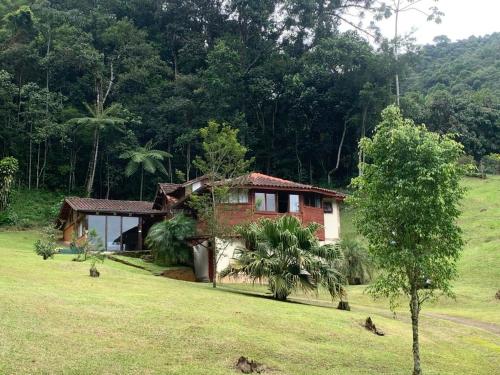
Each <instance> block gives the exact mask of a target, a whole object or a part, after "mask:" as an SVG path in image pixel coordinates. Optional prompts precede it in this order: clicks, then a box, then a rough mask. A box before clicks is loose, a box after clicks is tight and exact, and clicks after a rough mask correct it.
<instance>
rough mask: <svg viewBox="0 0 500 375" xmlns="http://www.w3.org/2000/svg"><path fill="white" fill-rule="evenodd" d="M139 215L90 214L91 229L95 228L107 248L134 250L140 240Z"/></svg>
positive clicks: (89, 223) (99, 239)
mask: <svg viewBox="0 0 500 375" xmlns="http://www.w3.org/2000/svg"><path fill="white" fill-rule="evenodd" d="M138 226H139V218H138V217H133V216H129V217H126V216H124V217H122V216H111V215H107V216H106V215H102V216H101V215H88V227H89V231H91V230H95V231H96V233H97V236H98V241H102V244H103V245H104V248H105V250H107V251H120V250H134V249H136V248H137V244H138V243H137V242H138V235H139V233H138Z"/></svg>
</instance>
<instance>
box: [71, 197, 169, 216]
mask: <svg viewBox="0 0 500 375" xmlns="http://www.w3.org/2000/svg"><path fill="white" fill-rule="evenodd" d="M65 203H67V204H68V205H69V206H70V207H71V208H72V209H73V210H75V211H82V212H120V213H130V214H150V213H160V212H161V211H160V210H155V209H153V202H145V201H122V200H111V199H94V198H78V197H69V198H66V199H65Z"/></svg>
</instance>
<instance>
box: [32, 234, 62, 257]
mask: <svg viewBox="0 0 500 375" xmlns="http://www.w3.org/2000/svg"><path fill="white" fill-rule="evenodd" d="M42 237H43V238H40V239H38V240H36V242H35V244H34V248H35V253H36V255H39V256H41V257H42V258H43V260H46V259H49V258H53V257H54V255H55V254H57V243H56V234H55V230H54V228H53V227H46V228H45V229H44V230H43V232H42Z"/></svg>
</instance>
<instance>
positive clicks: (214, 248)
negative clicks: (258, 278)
mask: <svg viewBox="0 0 500 375" xmlns="http://www.w3.org/2000/svg"><path fill="white" fill-rule="evenodd" d="M212 180H213V179H212ZM211 185H212V186H214V185H213V182H212V184H211ZM210 191H211V195H212V210H213V217H214V219H215V220H217V211H216V210H217V202H216V199H215V192H214V189H213V188H212V189H210ZM211 240H212V286H213V287H214V288H217V241H216V240H217V238H216V237H215V236H212V238H211Z"/></svg>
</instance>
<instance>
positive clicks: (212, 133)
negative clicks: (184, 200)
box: [189, 121, 253, 288]
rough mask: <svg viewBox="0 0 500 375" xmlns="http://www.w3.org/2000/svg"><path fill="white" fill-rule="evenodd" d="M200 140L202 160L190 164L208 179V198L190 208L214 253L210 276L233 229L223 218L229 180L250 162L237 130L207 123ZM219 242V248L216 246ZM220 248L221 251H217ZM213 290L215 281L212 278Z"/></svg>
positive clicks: (198, 198) (196, 199)
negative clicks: (196, 215) (197, 217)
mask: <svg viewBox="0 0 500 375" xmlns="http://www.w3.org/2000/svg"><path fill="white" fill-rule="evenodd" d="M200 135H201V138H202V140H203V142H202V148H203V157H200V156H198V157H197V158H196V160H194V162H193V164H194V165H195V166H196V167H197V168H198V169H199V170H200V171H201V172H202V173H203V174H204V175H205V177H206V178H207V184H208V189H209V191H210V194H200V195H197V194H193V195H192V196H191V198H190V202H189V205H190V206H191V207H192V208H193V209H195V210H196V212H197V214H198V216H199V217H200V219H201V220H202V222H203V225H204V226H205V231H206V233H207V234H208V236H209V238H210V240H211V244H212V253H213V262H212V263H213V268H214V272H213V274H214V275H215V274H216V269H217V262H218V260H219V258H220V256H219V255H220V254H222V251H221V250H223V247H225V246H227V245H228V241H226V239H227V238H228V237H229V236H230V235H231V234H232V232H233V228H232V226H231V225H230V224H229V223H228V222H227V216H228V215H224V214H222V210H224V208H225V206H224V205H221V204H220V202H224V201H225V198H226V197H227V195H228V193H229V190H230V187H231V184H232V183H233V181H232V179H233V178H235V177H237V176H239V175H242V174H243V173H245V172H246V171H247V170H248V168H249V167H250V165H251V164H252V163H253V158H252V159H249V160H247V159H246V154H247V151H248V150H247V148H246V147H245V146H243V145H242V144H241V143H240V142H239V140H238V130H237V129H233V128H231V126H230V125H229V124H223V125H219V124H218V123H217V122H215V121H210V122H209V123H208V126H206V127H205V128H202V129H201V130H200ZM220 242H222V246H218V243H220ZM220 247H222V249H221V248H220ZM213 286H214V288H215V286H216V278H215V277H214V278H213Z"/></svg>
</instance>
